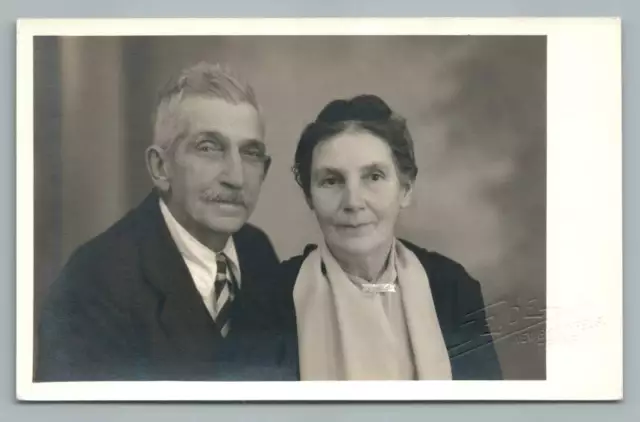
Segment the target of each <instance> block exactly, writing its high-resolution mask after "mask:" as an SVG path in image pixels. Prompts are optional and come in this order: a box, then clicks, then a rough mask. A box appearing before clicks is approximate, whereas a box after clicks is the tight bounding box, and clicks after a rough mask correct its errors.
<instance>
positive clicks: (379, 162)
mask: <svg viewBox="0 0 640 422" xmlns="http://www.w3.org/2000/svg"><path fill="white" fill-rule="evenodd" d="M310 193H311V198H310V206H311V208H312V209H313V211H314V212H315V214H316V218H317V219H318V222H319V224H320V229H321V230H322V233H323V235H324V238H325V241H326V243H327V245H328V246H329V247H330V248H331V250H332V251H334V253H335V252H338V253H346V254H348V255H366V254H368V253H371V252H373V251H376V250H379V249H380V248H386V247H388V245H389V244H390V242H391V241H392V239H393V236H394V227H395V223H396V220H397V219H398V214H399V213H400V209H401V208H403V207H405V206H407V205H408V204H409V201H410V194H411V187H410V186H409V185H406V186H405V185H404V184H402V183H401V182H400V178H399V175H398V172H397V169H396V165H395V163H394V160H393V156H392V152H391V149H390V148H389V146H388V145H387V143H386V142H385V141H384V140H382V139H380V138H379V137H377V136H375V135H373V134H371V133H369V132H366V131H347V132H343V133H341V134H338V135H336V136H333V137H331V138H328V139H326V140H324V141H322V142H320V143H319V144H318V145H317V146H316V147H315V149H314V151H313V157H312V161H311V186H310Z"/></svg>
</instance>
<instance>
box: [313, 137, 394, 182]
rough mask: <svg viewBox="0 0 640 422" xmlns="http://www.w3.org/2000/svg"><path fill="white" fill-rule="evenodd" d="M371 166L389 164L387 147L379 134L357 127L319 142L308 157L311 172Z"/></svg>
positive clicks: (389, 156)
mask: <svg viewBox="0 0 640 422" xmlns="http://www.w3.org/2000/svg"><path fill="white" fill-rule="evenodd" d="M372 166H382V167H389V166H390V167H393V166H394V160H393V154H392V152H391V148H390V147H389V145H388V143H387V142H386V141H385V140H384V139H382V138H381V137H379V136H377V135H374V134H372V133H371V132H369V131H367V130H364V129H357V128H356V129H353V130H346V131H343V132H341V133H339V134H337V135H334V136H331V137H329V138H326V139H324V140H322V141H320V142H319V143H318V144H317V145H316V147H315V148H314V151H313V157H312V160H311V168H312V171H319V170H322V169H332V170H334V171H340V172H344V173H349V172H358V171H361V170H362V169H365V168H370V167H372Z"/></svg>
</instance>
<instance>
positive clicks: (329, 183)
mask: <svg viewBox="0 0 640 422" xmlns="http://www.w3.org/2000/svg"><path fill="white" fill-rule="evenodd" d="M337 183H338V179H337V178H335V177H327V178H326V179H324V180H322V182H321V183H320V184H321V185H322V186H335V185H336V184H337Z"/></svg>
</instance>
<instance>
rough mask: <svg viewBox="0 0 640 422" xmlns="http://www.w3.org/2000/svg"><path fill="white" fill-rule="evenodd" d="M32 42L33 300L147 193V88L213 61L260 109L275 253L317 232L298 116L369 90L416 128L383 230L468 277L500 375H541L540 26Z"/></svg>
mask: <svg viewBox="0 0 640 422" xmlns="http://www.w3.org/2000/svg"><path fill="white" fill-rule="evenodd" d="M34 49H35V57H34V65H35V80H34V82H35V83H34V91H35V123H34V128H35V139H34V145H35V176H36V180H35V189H36V191H35V198H36V202H35V220H36V221H35V224H36V232H35V251H36V255H35V257H36V266H35V270H36V309H39V305H40V303H41V299H42V297H43V296H44V293H45V292H46V287H47V286H48V284H49V283H50V282H51V281H52V280H53V279H54V278H55V277H56V275H57V273H58V272H59V270H60V267H61V265H63V264H64V262H66V260H67V259H68V257H69V254H70V253H72V251H73V250H74V249H75V248H76V247H77V246H78V245H79V244H80V243H83V242H85V241H87V240H88V239H89V238H90V237H93V236H95V235H96V234H98V233H100V232H101V231H103V230H104V229H106V228H107V227H108V226H109V225H111V224H113V222H115V221H116V219H118V218H120V217H121V216H122V215H124V214H125V213H126V212H127V211H128V210H129V209H131V208H132V207H134V206H136V205H137V204H138V203H139V202H140V201H141V200H142V199H143V198H144V197H145V196H146V195H147V194H148V193H149V190H150V188H151V182H150V180H149V176H148V173H147V170H146V166H145V162H144V151H145V149H146V148H147V147H148V145H149V143H150V141H151V138H152V132H151V128H152V125H151V120H152V119H151V116H152V114H153V106H154V99H155V95H156V92H157V90H158V88H159V87H161V86H162V85H163V84H164V83H165V81H166V80H167V78H168V77H169V75H170V74H171V73H174V72H176V71H178V70H179V69H180V68H182V67H184V66H187V65H189V64H192V63H195V62H198V61H200V60H209V61H221V62H223V63H226V64H228V65H230V66H232V67H233V68H234V69H236V70H237V71H238V72H240V73H242V74H243V75H244V76H245V77H246V78H247V79H248V80H249V81H250V82H251V83H252V85H253V86H254V88H255V90H256V94H257V96H258V101H259V102H260V103H261V105H262V107H263V110H264V117H265V120H266V123H267V135H266V143H267V145H268V151H269V154H270V155H271V156H272V159H273V161H272V166H271V171H270V173H269V175H268V178H267V179H266V181H265V183H264V185H263V188H262V192H261V197H260V201H259V203H258V207H257V209H256V212H255V213H254V214H253V215H252V217H251V221H252V222H253V223H255V224H257V225H258V226H260V227H262V228H263V229H264V230H265V231H266V232H267V233H268V234H269V235H270V237H271V239H272V240H273V243H274V245H275V247H276V250H277V252H278V254H279V256H280V257H281V258H283V259H286V258H289V257H291V256H293V255H296V254H299V253H300V252H301V251H302V249H303V247H304V245H306V244H307V243H310V242H315V241H316V240H315V239H316V237H317V236H318V233H317V232H318V230H317V224H316V221H315V218H314V217H313V215H312V213H311V212H310V210H309V209H308V207H307V206H306V203H305V201H304V200H303V195H302V193H301V192H300V189H299V188H298V186H297V185H296V184H295V182H294V180H293V176H292V174H291V171H290V168H291V164H292V163H293V154H294V151H295V147H296V144H297V139H298V137H299V135H300V133H301V131H302V129H303V127H304V125H305V123H306V122H309V121H310V120H312V119H313V118H314V117H315V115H317V113H318V112H319V110H320V109H321V108H322V107H323V106H324V105H325V104H326V103H327V102H329V101H330V100H332V99H335V98H344V97H351V96H353V95H357V94H361V93H374V94H377V95H380V96H381V97H382V98H383V99H385V101H387V102H388V103H389V104H390V105H391V106H392V107H393V108H394V109H395V110H396V111H397V112H399V113H400V114H402V115H403V116H405V117H406V118H407V122H408V124H409V128H410V130H411V132H412V135H413V138H414V140H415V143H416V161H417V164H418V168H419V172H418V178H417V180H416V186H415V189H414V195H413V199H414V202H413V206H412V207H410V208H409V209H408V210H406V211H405V212H404V213H403V214H402V215H401V218H400V220H399V224H398V230H397V232H398V234H399V235H400V236H402V237H404V238H408V239H409V240H411V241H413V242H415V243H417V244H419V245H422V246H423V247H426V248H428V249H432V250H436V251H438V252H440V253H443V254H445V255H447V256H449V257H451V258H453V259H455V260H456V261H458V262H461V263H462V264H463V265H464V266H465V267H466V268H467V269H468V271H469V272H470V273H471V274H472V275H473V276H474V277H475V278H477V279H478V280H479V281H480V282H481V284H482V287H483V291H484V296H485V299H486V301H487V303H488V304H490V305H492V306H491V307H490V309H489V311H488V312H489V314H490V317H489V318H490V324H491V328H492V332H493V333H494V337H495V338H496V343H497V350H498V354H499V356H500V359H501V363H502V366H503V372H504V376H505V378H507V379H544V378H545V347H544V345H545V343H544V307H545V306H544V304H545V297H546V295H545V290H546V289H545V273H546V271H545V268H546V266H545V254H546V250H545V213H546V207H545V203H546V190H545V186H546V167H545V151H546V142H545V141H546V139H545V137H546V124H545V123H546V122H545V119H546V89H545V88H546V77H545V75H546V38H545V37H540V36H538V37H468V36H463V37H246V36H243V37H143V38H141V37H129V38H127V37H123V38H114V37H84V38H68V37H64V38H48V37H47V38H41V37H39V38H38V39H37V40H36V42H35V46H34ZM275 282H277V280H275ZM36 316H37V313H36ZM36 321H37V318H36ZM514 333H515V334H514Z"/></svg>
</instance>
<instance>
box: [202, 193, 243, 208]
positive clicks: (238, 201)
mask: <svg viewBox="0 0 640 422" xmlns="http://www.w3.org/2000/svg"><path fill="white" fill-rule="evenodd" d="M200 199H202V200H203V201H207V202H222V203H227V204H234V205H242V206H245V205H246V204H245V201H244V197H243V195H242V193H240V192H226V193H221V192H213V191H206V192H203V193H202V195H200Z"/></svg>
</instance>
